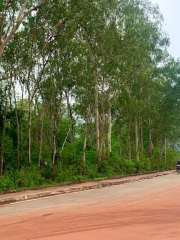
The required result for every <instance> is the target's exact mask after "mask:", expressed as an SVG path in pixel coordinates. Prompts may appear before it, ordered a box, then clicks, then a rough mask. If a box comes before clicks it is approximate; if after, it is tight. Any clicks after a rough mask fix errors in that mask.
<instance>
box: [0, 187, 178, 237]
mask: <svg viewBox="0 0 180 240" xmlns="http://www.w3.org/2000/svg"><path fill="white" fill-rule="evenodd" d="M0 239H2V240H15V239H18V240H21V239H23V240H31V239H38V240H59V239H60V240H84V239H85V240H101V239H102V240H120V239H122V240H127V239H128V240H129V239H133V240H141V239H142V240H150V239H153V240H167V239H169V240H176V239H177V240H179V239H180V193H179V187H175V188H173V189H170V190H165V191H163V192H160V193H154V194H151V195H146V196H143V197H139V196H138V197H137V196H136V197H133V196H132V197H130V198H127V199H121V200H120V201H118V199H114V200H111V201H109V202H108V201H107V204H104V203H103V204H101V203H99V204H98V205H88V206H87V205H85V206H77V207H73V206H70V207H68V208H62V207H58V208H57V207H56V208H51V209H45V210H38V211H36V212H31V213H26V214H16V215H13V216H8V217H7V216H6V217H3V218H0Z"/></svg>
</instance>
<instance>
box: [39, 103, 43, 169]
mask: <svg viewBox="0 0 180 240" xmlns="http://www.w3.org/2000/svg"><path fill="white" fill-rule="evenodd" d="M43 128H44V103H42V122H41V133H40V144H39V161H38V171H39V170H40V166H41V152H42V143H43Z"/></svg>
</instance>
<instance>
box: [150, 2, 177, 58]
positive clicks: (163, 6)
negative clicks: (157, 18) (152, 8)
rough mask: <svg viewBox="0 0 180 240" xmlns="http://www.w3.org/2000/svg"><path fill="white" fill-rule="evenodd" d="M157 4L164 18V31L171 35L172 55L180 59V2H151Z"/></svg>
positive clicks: (170, 50) (170, 48)
mask: <svg viewBox="0 0 180 240" xmlns="http://www.w3.org/2000/svg"><path fill="white" fill-rule="evenodd" d="M149 1H151V2H152V3H157V4H158V5H159V8H160V12H161V13H162V15H163V17H164V22H165V25H164V30H165V32H166V33H167V34H168V35H169V38H170V42H171V45H170V47H169V52H170V54H171V55H172V56H173V57H174V58H175V59H177V58H180V0H149Z"/></svg>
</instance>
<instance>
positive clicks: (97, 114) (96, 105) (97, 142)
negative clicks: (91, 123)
mask: <svg viewBox="0 0 180 240" xmlns="http://www.w3.org/2000/svg"><path fill="white" fill-rule="evenodd" d="M98 101H99V91H98V81H97V77H96V78H95V115H96V147H97V152H98V153H99V110H98Z"/></svg>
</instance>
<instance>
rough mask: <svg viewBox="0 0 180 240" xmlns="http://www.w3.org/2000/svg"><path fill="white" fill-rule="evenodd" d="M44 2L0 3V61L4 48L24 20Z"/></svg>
mask: <svg viewBox="0 0 180 240" xmlns="http://www.w3.org/2000/svg"><path fill="white" fill-rule="evenodd" d="M45 2H46V0H40V1H39V0H33V1H30V0H20V1H10V0H3V1H1V3H0V9H1V11H0V12H1V13H0V59H1V58H2V56H3V52H4V49H5V47H6V46H7V45H8V43H9V42H10V41H13V36H14V35H15V33H16V32H17V31H18V29H19V28H20V26H21V24H22V23H23V22H24V21H25V20H26V18H27V16H29V15H32V14H33V12H35V11H37V10H38V9H39V8H41V7H42V6H43V5H44V4H45Z"/></svg>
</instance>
